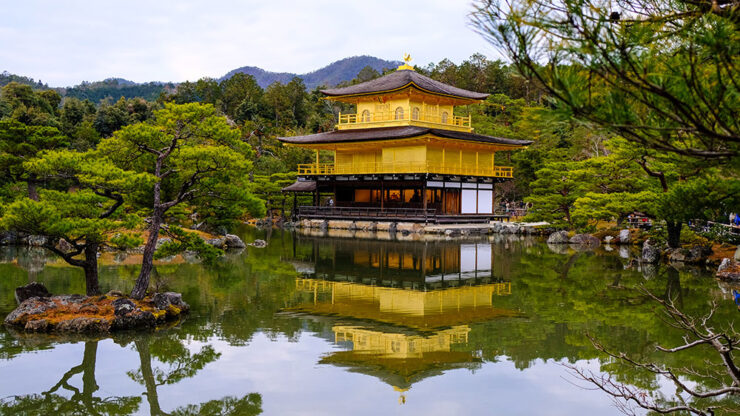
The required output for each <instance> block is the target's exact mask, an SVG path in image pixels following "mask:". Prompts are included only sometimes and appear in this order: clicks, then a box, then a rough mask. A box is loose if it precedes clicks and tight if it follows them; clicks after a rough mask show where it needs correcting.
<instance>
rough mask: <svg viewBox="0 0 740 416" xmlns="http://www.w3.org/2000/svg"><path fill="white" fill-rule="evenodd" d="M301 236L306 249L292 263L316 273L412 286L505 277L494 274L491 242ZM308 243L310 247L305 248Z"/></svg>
mask: <svg viewBox="0 0 740 416" xmlns="http://www.w3.org/2000/svg"><path fill="white" fill-rule="evenodd" d="M297 239H298V241H297V246H300V247H301V248H302V252H303V253H304V254H303V255H296V256H294V257H295V258H294V259H293V260H292V262H293V264H294V266H296V269H297V270H299V271H301V272H303V273H304V274H306V275H307V276H308V277H311V278H318V279H326V280H332V281H349V282H356V283H364V284H370V285H378V286H390V287H406V288H412V289H437V288H445V287H454V286H460V285H463V284H480V283H489V282H494V281H497V280H501V279H496V278H495V277H494V276H493V263H494V255H493V245H492V244H491V243H489V242H473V243H465V244H460V243H457V242H444V241H442V242H440V241H435V242H410V241H377V240H353V239H339V238H336V239H332V238H306V237H302V238H301V237H298V238H297ZM308 247H310V252H306V250H305V249H306V248H308Z"/></svg>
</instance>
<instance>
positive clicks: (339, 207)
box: [279, 57, 531, 222]
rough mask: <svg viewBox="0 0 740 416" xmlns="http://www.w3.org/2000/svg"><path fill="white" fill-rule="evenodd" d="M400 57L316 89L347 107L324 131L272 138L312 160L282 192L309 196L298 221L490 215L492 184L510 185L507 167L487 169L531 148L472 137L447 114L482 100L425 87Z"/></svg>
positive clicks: (468, 126) (466, 121) (463, 122)
mask: <svg viewBox="0 0 740 416" xmlns="http://www.w3.org/2000/svg"><path fill="white" fill-rule="evenodd" d="M405 59H406V61H407V62H406V63H405V64H404V65H401V66H400V67H398V69H397V70H396V71H394V72H392V73H390V74H387V75H385V76H382V77H380V78H377V79H374V80H371V81H367V82H363V83H360V84H356V85H352V86H348V87H344V88H334V89H326V90H322V91H321V92H322V93H323V94H324V95H326V98H327V99H329V100H334V101H338V102H342V103H346V104H351V105H353V106H354V107H355V109H356V111H355V113H352V114H342V113H340V114H339V123H338V124H337V125H336V129H335V130H334V131H330V132H325V133H318V134H312V135H308V136H294V137H281V138H280V139H279V140H280V141H282V142H283V143H286V144H289V145H293V146H300V147H303V148H307V149H311V150H313V151H314V152H315V156H316V157H315V161H314V163H310V164H302V165H299V166H298V181H297V182H296V183H294V184H293V185H290V186H288V187H287V188H285V189H284V191H286V192H310V193H312V194H313V196H314V198H313V206H303V207H300V208H299V209H298V210H297V211H298V212H297V213H298V218H316V219H357V220H361V219H367V218H372V219H375V220H381V221H382V220H391V221H397V220H399V219H401V220H403V221H425V222H427V221H431V222H471V221H488V220H490V219H492V218H493V216H494V193H495V189H494V186H495V184H496V183H499V182H503V181H507V180H511V179H512V178H513V172H512V168H511V167H509V166H499V165H497V164H496V163H495V153H496V152H498V151H509V150H515V149H519V148H522V147H524V146H527V145H529V144H530V143H531V141H526V140H513V139H506V138H500V137H492V136H486V135H482V134H476V133H474V131H473V126H472V123H471V116H470V115H467V116H461V115H456V111H455V109H456V107H459V106H465V105H469V104H475V103H480V102H482V101H483V100H485V99H486V97H488V94H483V93H478V92H473V91H468V90H464V89H460V88H456V87H453V86H451V85H447V84H444V83H442V82H439V81H435V80H433V79H431V78H429V77H426V76H424V75H421V74H420V73H418V72H416V71H415V70H414V69H413V67H411V66H410V65H408V59H409V58H408V57H406V58H405ZM458 111H459V109H458ZM321 151H323V152H324V153H327V152H330V153H331V155H333V162H332V163H321V162H320V158H319V154H320V152H321ZM322 195H325V196H326V197H325V198H324V199H323V201H324V202H322V198H321V196H322Z"/></svg>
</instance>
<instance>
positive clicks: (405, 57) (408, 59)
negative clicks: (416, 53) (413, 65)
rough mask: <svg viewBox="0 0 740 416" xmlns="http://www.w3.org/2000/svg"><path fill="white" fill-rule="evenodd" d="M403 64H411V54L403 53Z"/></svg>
mask: <svg viewBox="0 0 740 416" xmlns="http://www.w3.org/2000/svg"><path fill="white" fill-rule="evenodd" d="M403 62H405V63H406V65H408V64H409V62H411V54H408V53H404V54H403Z"/></svg>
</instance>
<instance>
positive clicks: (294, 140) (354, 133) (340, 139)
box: [278, 126, 532, 146]
mask: <svg viewBox="0 0 740 416" xmlns="http://www.w3.org/2000/svg"><path fill="white" fill-rule="evenodd" d="M427 134H430V135H434V136H438V137H442V138H447V139H455V140H467V141H473V142H480V143H490V144H502V145H508V146H527V145H530V144H532V141H531V140H515V139H506V138H503V137H493V136H486V135H483V134H475V133H466V132H461V131H452V130H442V129H433V128H428V127H419V126H400V127H380V128H369V129H352V130H335V131H330V132H325V133H318V134H311V135H307V136H293V137H278V140H280V141H281V142H284V143H290V144H326V143H350V142H363V141H372V140H393V139H408V138H412V137H419V136H424V135H427Z"/></svg>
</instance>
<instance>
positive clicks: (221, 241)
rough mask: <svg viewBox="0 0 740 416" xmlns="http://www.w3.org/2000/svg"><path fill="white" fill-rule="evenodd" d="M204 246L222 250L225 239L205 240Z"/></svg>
mask: <svg viewBox="0 0 740 416" xmlns="http://www.w3.org/2000/svg"><path fill="white" fill-rule="evenodd" d="M205 241H206V244H208V245H211V246H214V247H217V248H224V246H225V245H226V239H225V238H207V239H206V240H205Z"/></svg>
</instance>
